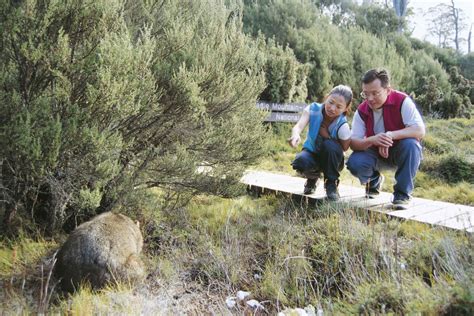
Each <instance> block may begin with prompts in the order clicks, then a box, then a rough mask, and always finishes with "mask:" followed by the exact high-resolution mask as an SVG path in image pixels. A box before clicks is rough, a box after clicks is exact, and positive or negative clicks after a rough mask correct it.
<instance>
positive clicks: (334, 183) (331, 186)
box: [324, 179, 339, 201]
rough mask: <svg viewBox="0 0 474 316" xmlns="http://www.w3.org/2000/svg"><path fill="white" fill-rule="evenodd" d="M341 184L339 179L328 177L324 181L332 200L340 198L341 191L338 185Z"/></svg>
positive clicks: (328, 196)
mask: <svg viewBox="0 0 474 316" xmlns="http://www.w3.org/2000/svg"><path fill="white" fill-rule="evenodd" d="M338 186H339V180H328V179H326V181H325V183H324V188H325V189H326V196H327V198H328V200H330V201H337V200H339V192H338V191H337V187H338Z"/></svg>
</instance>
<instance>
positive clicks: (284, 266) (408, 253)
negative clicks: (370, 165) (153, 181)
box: [158, 196, 474, 314]
mask: <svg viewBox="0 0 474 316" xmlns="http://www.w3.org/2000/svg"><path fill="white" fill-rule="evenodd" d="M174 217H178V218H179V219H180V220H181V221H180V225H178V226H174V223H175V220H176V218H174ZM162 219H163V221H162V222H160V225H161V227H162V228H163V231H168V233H169V235H179V236H180V243H179V247H176V240H169V241H170V242H171V243H172V244H165V245H164V246H163V245H162V247H165V248H166V249H167V251H165V252H162V253H161V256H160V262H167V263H166V266H167V268H166V270H169V266H170V263H175V264H174V265H173V266H174V267H175V270H176V273H175V274H182V273H183V272H185V273H186V276H185V278H186V279H187V280H189V281H191V282H197V283H198V284H201V285H202V286H203V287H207V288H208V293H213V294H215V295H221V296H231V295H232V293H235V292H236V291H237V290H247V291H250V292H252V294H253V297H254V298H256V299H258V300H259V301H263V302H264V306H266V308H267V310H268V311H272V312H277V311H281V310H284V309H285V308H287V307H304V306H308V305H310V304H311V305H313V306H318V307H321V308H322V309H323V310H325V311H328V312H330V313H334V314H340V313H395V314H403V313H415V312H426V313H428V314H438V313H444V312H446V311H448V310H459V308H468V309H469V308H470V307H469V306H472V304H473V303H474V300H473V297H472V292H473V291H474V288H473V286H472V284H473V283H472V281H474V280H473V270H472V266H473V262H472V261H473V258H474V250H473V249H472V246H471V244H472V243H473V240H472V236H470V235H467V234H465V233H461V232H455V231H450V230H444V229H432V228H430V227H428V226H426V225H422V224H419V223H410V222H399V221H396V220H390V219H387V218H374V217H371V216H370V215H368V214H366V213H363V212H360V211H359V210H357V209H353V208H351V207H350V206H348V205H341V204H332V203H325V204H322V205H319V206H317V207H316V208H308V207H305V206H301V205H295V204H294V203H293V202H292V201H291V200H287V199H285V198H276V197H275V196H264V197H262V198H260V199H253V198H251V197H241V198H238V199H233V200H229V199H220V198H210V197H204V196H203V197H199V198H197V199H195V200H194V201H193V202H192V203H191V204H190V205H189V206H188V207H187V208H185V209H182V210H181V211H180V212H175V213H172V214H167V215H166V216H163V217H162ZM178 248H179V250H178ZM165 260H166V261H165ZM158 267H160V265H158ZM168 273H169V272H166V273H165V274H168ZM469 311H472V309H471V310H469ZM235 312H238V311H237V310H235Z"/></svg>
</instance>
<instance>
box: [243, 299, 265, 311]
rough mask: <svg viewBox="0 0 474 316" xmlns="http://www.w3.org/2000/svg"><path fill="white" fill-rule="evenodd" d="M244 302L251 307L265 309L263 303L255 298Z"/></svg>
mask: <svg viewBox="0 0 474 316" xmlns="http://www.w3.org/2000/svg"><path fill="white" fill-rule="evenodd" d="M246 304H247V305H248V306H250V307H252V308H253V309H260V308H261V309H265V307H263V305H262V304H260V303H259V302H258V301H257V300H248V301H247V302H246Z"/></svg>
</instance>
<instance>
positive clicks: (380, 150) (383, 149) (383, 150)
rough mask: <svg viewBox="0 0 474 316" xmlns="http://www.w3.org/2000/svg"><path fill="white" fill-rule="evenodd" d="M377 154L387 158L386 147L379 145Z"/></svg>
mask: <svg viewBox="0 0 474 316" xmlns="http://www.w3.org/2000/svg"><path fill="white" fill-rule="evenodd" d="M379 155H380V156H382V157H383V158H385V159H386V158H388V147H379Z"/></svg>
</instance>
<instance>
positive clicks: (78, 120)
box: [0, 0, 266, 231]
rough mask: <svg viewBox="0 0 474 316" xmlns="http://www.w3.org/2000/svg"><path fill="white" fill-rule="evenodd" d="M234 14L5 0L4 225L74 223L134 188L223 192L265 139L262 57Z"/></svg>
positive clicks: (1, 24)
mask: <svg viewBox="0 0 474 316" xmlns="http://www.w3.org/2000/svg"><path fill="white" fill-rule="evenodd" d="M231 12H232V11H231V10H230V9H228V8H226V7H224V6H223V5H218V4H217V3H216V2H215V1H199V2H189V1H173V2H171V1H156V2H148V1H144V2H138V3H136V2H134V1H130V2H129V3H123V2H122V1H109V0H107V1H105V0H104V1H95V0H94V1H78V2H76V1H74V2H70V1H52V0H51V1H35V0H28V1H19V2H11V1H8V0H4V1H1V11H0V29H1V30H2V31H1V35H0V36H1V37H0V56H1V58H0V67H1V77H0V86H1V90H0V99H1V103H0V106H1V109H0V111H1V118H2V119H1V133H2V137H1V145H0V147H1V148H2V149H1V150H2V155H1V157H2V162H1V165H2V182H3V183H2V199H3V200H4V201H6V203H5V210H6V215H5V221H6V223H7V224H13V223H14V222H15V220H18V219H22V220H25V219H28V220H30V221H31V220H34V221H36V222H37V223H39V224H40V226H39V228H40V229H41V230H43V229H47V230H48V231H54V230H55V229H57V228H60V227H61V226H62V225H63V224H65V223H68V224H70V226H74V225H75V223H76V222H78V221H82V220H83V219H82V218H83V217H88V216H91V215H93V214H95V213H96V212H97V211H103V210H106V209H109V208H110V207H111V206H112V205H113V204H114V203H116V202H117V201H118V200H119V198H120V197H121V196H123V194H125V193H127V192H128V193H130V192H132V191H133V189H134V188H141V187H161V188H164V189H170V192H172V194H174V195H175V198H174V199H172V200H176V199H177V197H178V196H181V197H182V195H186V194H189V193H197V192H208V193H214V194H219V195H228V194H232V192H234V191H235V185H236V184H237V183H238V180H239V178H240V175H241V173H242V170H244V168H245V166H246V165H248V164H249V163H251V162H253V161H255V159H256V158H257V157H258V156H259V154H260V153H261V152H262V150H263V147H262V145H261V139H262V138H263V135H264V133H265V131H264V128H263V126H262V125H261V124H260V122H261V118H262V116H261V115H260V113H258V112H257V110H256V109H255V101H256V99H257V97H258V95H259V94H260V93H261V92H262V90H263V88H264V80H265V78H264V76H263V73H262V69H263V68H264V66H265V63H266V61H265V57H264V56H263V54H262V52H261V51H260V49H259V45H258V41H254V40H251V39H250V38H248V37H247V36H245V35H244V34H243V32H242V31H241V26H240V23H239V20H238V19H232V18H231V14H230V13H231ZM203 165H204V166H206V167H208V168H207V169H204V170H207V172H199V171H200V170H201V171H202V168H201V169H200V168H199V167H200V166H201V167H202V166H203ZM209 170H211V171H209Z"/></svg>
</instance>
